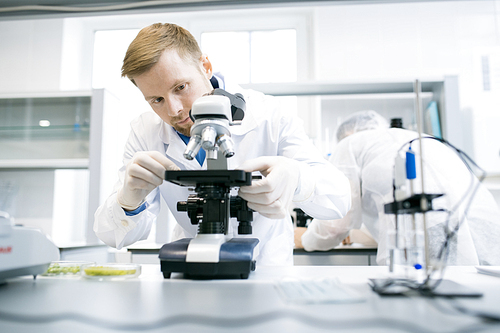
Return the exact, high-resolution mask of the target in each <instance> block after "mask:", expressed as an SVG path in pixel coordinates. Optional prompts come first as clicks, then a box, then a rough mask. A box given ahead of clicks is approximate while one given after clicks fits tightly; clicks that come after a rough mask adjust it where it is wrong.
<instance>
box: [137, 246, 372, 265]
mask: <svg viewBox="0 0 500 333" xmlns="http://www.w3.org/2000/svg"><path fill="white" fill-rule="evenodd" d="M162 245H163V244H157V243H152V242H144V241H141V242H137V243H135V244H133V245H130V246H128V247H127V252H128V254H129V259H128V260H130V262H134V263H139V264H156V263H158V262H159V261H158V253H159V251H160V248H161V247H162ZM376 259H377V246H367V245H363V244H358V243H353V244H349V245H342V244H340V245H339V246H337V247H335V248H333V249H331V250H329V251H311V252H308V251H305V250H304V249H294V250H293V262H294V265H296V266H302V265H314V266H324V265H326V266H330V265H337V266H351V265H354V266H371V265H377V262H376Z"/></svg>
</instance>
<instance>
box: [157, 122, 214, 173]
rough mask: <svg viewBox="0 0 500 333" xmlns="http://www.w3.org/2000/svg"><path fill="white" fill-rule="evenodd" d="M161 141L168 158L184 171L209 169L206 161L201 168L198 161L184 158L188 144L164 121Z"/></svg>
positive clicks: (161, 127) (161, 128)
mask: <svg viewBox="0 0 500 333" xmlns="http://www.w3.org/2000/svg"><path fill="white" fill-rule="evenodd" d="M160 139H161V140H162V141H163V143H164V145H165V154H166V155H167V158H168V159H170V160H171V161H173V162H174V163H175V164H176V165H177V166H178V167H179V168H181V169H182V170H200V169H206V168H207V166H206V159H205V161H204V162H203V166H200V164H199V163H198V161H197V160H196V159H193V160H191V161H190V160H187V159H186V158H184V150H185V149H186V144H185V143H184V141H182V139H181V138H180V137H179V134H177V131H176V130H175V129H174V128H173V127H172V126H170V125H168V124H167V123H165V122H164V121H162V123H161V126H160Z"/></svg>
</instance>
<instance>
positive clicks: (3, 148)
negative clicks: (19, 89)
mask: <svg viewBox="0 0 500 333" xmlns="http://www.w3.org/2000/svg"><path fill="white" fill-rule="evenodd" d="M117 102H118V100H117V99H116V98H115V97H114V96H113V95H112V94H110V93H109V92H108V91H106V90H104V89H96V90H92V91H57V92H34V93H12V94H0V210H6V211H8V212H9V213H10V214H11V215H12V216H13V217H14V218H15V219H16V223H19V224H24V225H27V226H32V227H37V228H40V229H42V231H43V232H44V233H46V234H48V235H50V236H51V237H52V239H53V240H54V241H55V243H56V245H57V244H58V243H59V244H71V243H75V244H82V243H85V244H87V245H92V244H97V243H98V240H97V238H96V237H95V234H94V232H93V230H92V224H93V215H94V212H95V210H96V209H97V207H98V206H99V205H100V204H101V203H102V201H103V200H104V197H105V193H106V192H107V194H109V192H110V191H111V187H112V184H113V183H114V182H115V181H116V179H115V175H116V170H118V168H117V165H119V163H120V160H121V152H122V150H120V149H116V148H117V147H119V145H117V144H116V142H115V141H116V140H115V139H114V135H113V134H114V131H113V129H114V128H116V127H117V126H122V124H121V123H120V121H119V120H117V121H113V120H114V119H119V117H118V116H117V113H118V112H119V108H117V107H115V106H116V104H117ZM115 113H116V114H115ZM107 127H109V129H110V131H103V129H104V128H107ZM110 159H112V160H113V162H109V160H110ZM111 170H112V171H111Z"/></svg>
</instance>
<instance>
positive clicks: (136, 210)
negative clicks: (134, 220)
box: [124, 202, 146, 216]
mask: <svg viewBox="0 0 500 333" xmlns="http://www.w3.org/2000/svg"><path fill="white" fill-rule="evenodd" d="M144 209H146V203H145V202H144V203H143V204H142V205H140V206H139V207H137V208H136V209H134V210H124V211H125V215H127V216H134V215H137V214H139V213H140V212H142V211H143V210H144Z"/></svg>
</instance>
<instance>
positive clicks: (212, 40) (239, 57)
mask: <svg viewBox="0 0 500 333" xmlns="http://www.w3.org/2000/svg"><path fill="white" fill-rule="evenodd" d="M201 49H202V51H203V52H204V53H205V54H207V55H208V58H209V59H210V61H211V62H212V65H213V67H214V71H215V72H221V73H222V74H223V75H224V76H226V77H230V78H231V79H232V80H235V81H236V82H238V83H240V84H244V83H267V82H293V81H296V80H297V37H296V31H295V29H281V30H269V31H229V32H204V33H202V34H201Z"/></svg>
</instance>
